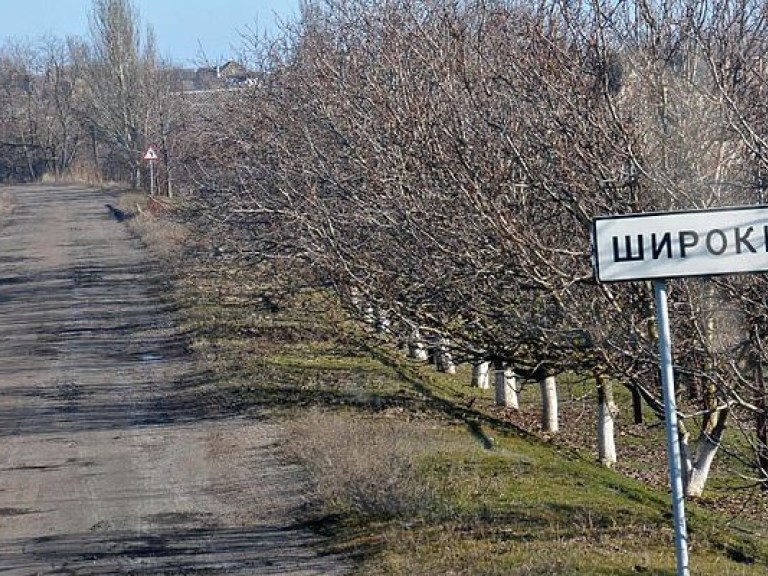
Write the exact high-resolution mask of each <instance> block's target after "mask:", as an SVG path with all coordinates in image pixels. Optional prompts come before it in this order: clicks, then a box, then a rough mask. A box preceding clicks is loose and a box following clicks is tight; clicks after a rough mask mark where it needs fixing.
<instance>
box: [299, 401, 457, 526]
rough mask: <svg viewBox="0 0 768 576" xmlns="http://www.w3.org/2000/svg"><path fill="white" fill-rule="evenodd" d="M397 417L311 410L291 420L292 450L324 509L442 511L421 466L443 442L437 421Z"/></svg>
mask: <svg viewBox="0 0 768 576" xmlns="http://www.w3.org/2000/svg"><path fill="white" fill-rule="evenodd" d="M395 412H397V411H395ZM397 416H399V414H393V415H392V416H387V414H386V413H384V414H379V415H376V416H373V415H363V414H358V413H352V412H329V411H325V410H320V409H313V410H310V411H308V412H306V413H305V415H304V416H302V417H301V418H300V419H296V420H293V421H290V422H288V423H287V427H288V432H289V434H288V437H289V438H291V441H290V445H289V446H288V449H289V451H290V452H291V454H292V455H293V456H295V457H296V458H298V459H299V460H300V461H301V462H302V463H303V464H304V465H305V466H306V468H307V469H308V471H309V473H310V475H311V478H312V483H313V487H314V497H315V499H316V500H317V501H319V502H322V503H323V504H324V506H325V507H326V510H325V512H326V513H353V514H360V515H363V516H367V517H371V516H372V517H379V518H394V517H415V516H422V517H423V516H425V515H433V514H435V513H443V512H444V511H443V510H442V508H443V506H444V503H443V502H442V501H441V499H440V498H439V497H438V495H437V493H436V492H435V489H434V487H433V486H432V485H430V483H429V482H427V481H425V479H424V477H423V472H422V469H421V466H420V459H421V458H422V457H423V456H424V455H425V454H426V453H427V452H429V451H430V450H434V449H435V446H436V445H438V444H439V440H438V439H436V435H437V433H438V432H437V429H436V428H437V425H436V424H434V423H431V422H429V421H411V422H404V421H403V420H401V419H400V418H398V417H397ZM443 426H444V424H443Z"/></svg>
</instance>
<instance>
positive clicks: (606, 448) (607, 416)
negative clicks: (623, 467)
mask: <svg viewBox="0 0 768 576" xmlns="http://www.w3.org/2000/svg"><path fill="white" fill-rule="evenodd" d="M617 413H618V410H617V408H616V404H615V403H614V401H613V384H612V382H611V381H610V380H608V378H606V377H605V376H604V375H602V374H598V375H597V455H598V459H599V460H600V463H601V464H602V465H603V466H605V467H607V468H611V467H612V466H613V465H614V464H616V462H617V456H616V438H615V435H614V431H615V418H616V415H617Z"/></svg>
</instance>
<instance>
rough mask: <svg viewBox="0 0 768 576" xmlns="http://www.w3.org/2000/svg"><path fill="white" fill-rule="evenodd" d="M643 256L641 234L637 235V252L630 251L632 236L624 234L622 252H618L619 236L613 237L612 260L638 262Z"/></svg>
mask: <svg viewBox="0 0 768 576" xmlns="http://www.w3.org/2000/svg"><path fill="white" fill-rule="evenodd" d="M644 258H645V253H644V251H643V235H642V234H638V235H637V254H634V253H633V252H632V237H631V236H624V254H620V253H619V238H618V236H614V237H613V261H614V262H638V261H640V260H643V259H644Z"/></svg>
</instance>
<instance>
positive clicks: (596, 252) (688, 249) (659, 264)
mask: <svg viewBox="0 0 768 576" xmlns="http://www.w3.org/2000/svg"><path fill="white" fill-rule="evenodd" d="M592 243H593V264H594V269H595V276H596V278H597V279H598V280H599V281H600V282H618V281H622V280H648V279H661V278H664V279H666V278H680V277H684V276H712V275H717V274H735V273H742V272H766V271H768V206H743V207H736V208H720V209H713V210H695V211H684V212H666V213H655V214H627V215H622V216H602V217H599V218H596V219H595V220H594V223H593V230H592Z"/></svg>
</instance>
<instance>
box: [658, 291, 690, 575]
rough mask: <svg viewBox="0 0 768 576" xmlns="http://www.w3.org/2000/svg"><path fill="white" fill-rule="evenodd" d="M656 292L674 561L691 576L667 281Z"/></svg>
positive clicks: (683, 572) (678, 569)
mask: <svg viewBox="0 0 768 576" xmlns="http://www.w3.org/2000/svg"><path fill="white" fill-rule="evenodd" d="M654 291H655V293H656V320H657V322H658V325H659V360H660V362H661V389H662V395H663V396H664V424H665V428H666V433H667V461H668V462H669V478H670V481H671V484H672V515H673V517H674V522H675V558H676V561H677V575H678V576H688V575H689V571H688V531H687V529H686V526H685V504H684V499H685V492H684V491H683V469H682V464H681V462H680V442H679V437H678V436H679V435H678V431H677V405H676V404H677V403H676V402H675V376H674V372H673V370H672V338H671V336H670V331H669V314H668V313H667V282H666V281H665V280H655V281H654Z"/></svg>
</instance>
